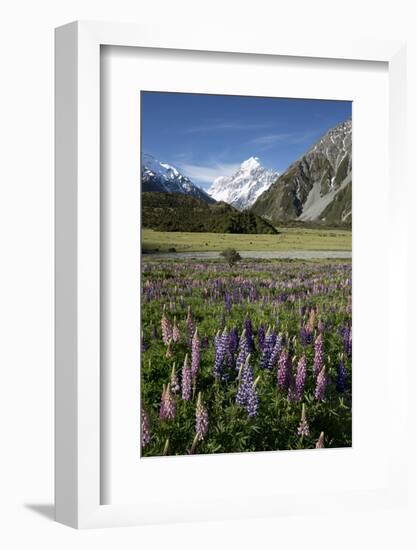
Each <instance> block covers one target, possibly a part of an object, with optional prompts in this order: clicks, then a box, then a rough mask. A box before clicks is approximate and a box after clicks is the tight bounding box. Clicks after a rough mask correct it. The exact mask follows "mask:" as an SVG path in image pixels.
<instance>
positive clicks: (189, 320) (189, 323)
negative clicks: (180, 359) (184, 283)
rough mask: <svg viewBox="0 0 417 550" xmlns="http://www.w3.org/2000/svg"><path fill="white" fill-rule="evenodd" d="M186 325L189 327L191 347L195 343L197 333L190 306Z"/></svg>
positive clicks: (189, 343)
mask: <svg viewBox="0 0 417 550" xmlns="http://www.w3.org/2000/svg"><path fill="white" fill-rule="evenodd" d="M186 325H187V333H188V345H189V346H191V343H192V341H193V336H194V332H195V326H194V321H193V315H192V313H191V306H188V312H187V319H186Z"/></svg>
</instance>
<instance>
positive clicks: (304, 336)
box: [300, 326, 312, 347]
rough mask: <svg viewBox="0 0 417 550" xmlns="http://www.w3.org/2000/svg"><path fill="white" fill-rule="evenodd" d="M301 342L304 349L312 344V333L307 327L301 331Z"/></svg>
mask: <svg viewBox="0 0 417 550" xmlns="http://www.w3.org/2000/svg"><path fill="white" fill-rule="evenodd" d="M300 342H301V345H302V346H303V347H305V346H308V345H309V344H311V342H312V338H311V333H310V332H309V331H308V330H307V328H306V327H305V326H302V327H301V329H300Z"/></svg>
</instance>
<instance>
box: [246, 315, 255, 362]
mask: <svg viewBox="0 0 417 550" xmlns="http://www.w3.org/2000/svg"><path fill="white" fill-rule="evenodd" d="M243 326H244V328H245V333H246V338H247V340H248V345H249V352H250V353H252V351H254V349H255V346H254V342H253V328H252V321H251V318H250V317H249V313H247V314H246V317H245V320H244V322H243Z"/></svg>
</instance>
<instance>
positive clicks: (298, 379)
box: [295, 355, 307, 401]
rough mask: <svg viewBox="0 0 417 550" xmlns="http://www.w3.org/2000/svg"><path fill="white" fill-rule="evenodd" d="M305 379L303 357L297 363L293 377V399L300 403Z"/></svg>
mask: <svg viewBox="0 0 417 550" xmlns="http://www.w3.org/2000/svg"><path fill="white" fill-rule="evenodd" d="M306 377H307V359H306V356H305V355H303V356H302V357H301V359H300V360H299V361H298V365H297V374H296V375H295V399H296V401H300V400H301V397H302V395H303V392H304V386H305V382H306Z"/></svg>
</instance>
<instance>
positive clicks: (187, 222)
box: [141, 192, 278, 234]
mask: <svg viewBox="0 0 417 550" xmlns="http://www.w3.org/2000/svg"><path fill="white" fill-rule="evenodd" d="M141 197H142V227H146V228H150V229H154V230H156V231H189V232H198V233H248V234H275V233H278V232H277V230H276V229H275V228H274V227H273V226H272V225H271V224H269V223H268V222H266V221H265V220H263V219H262V218H261V217H259V216H257V215H256V214H253V213H252V212H247V211H244V212H239V211H238V210H236V209H235V208H233V207H232V206H230V205H228V204H226V203H223V202H218V203H214V204H208V203H206V202H204V201H202V200H200V199H196V198H194V197H191V196H189V195H184V194H179V193H152V192H146V193H142V195H141Z"/></svg>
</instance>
